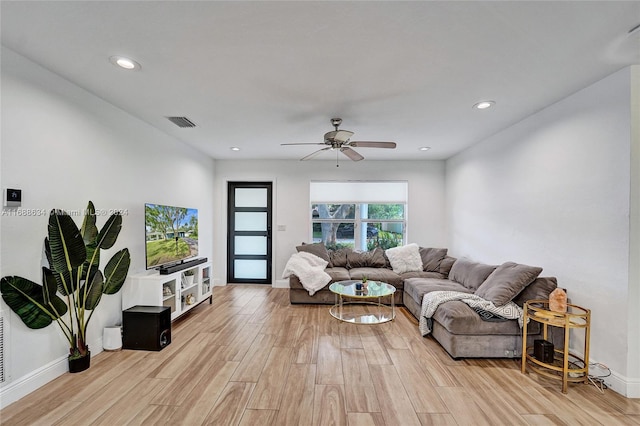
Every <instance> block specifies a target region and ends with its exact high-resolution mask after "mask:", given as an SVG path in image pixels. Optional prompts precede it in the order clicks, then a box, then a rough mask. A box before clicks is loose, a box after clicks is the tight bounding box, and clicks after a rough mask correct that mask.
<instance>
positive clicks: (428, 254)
mask: <svg viewBox="0 0 640 426" xmlns="http://www.w3.org/2000/svg"><path fill="white" fill-rule="evenodd" d="M419 253H420V258H421V259H422V270H423V271H430V272H439V270H440V262H442V259H444V257H445V256H446V255H447V249H446V248H427V247H420V249H419Z"/></svg>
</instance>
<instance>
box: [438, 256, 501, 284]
mask: <svg viewBox="0 0 640 426" xmlns="http://www.w3.org/2000/svg"><path fill="white" fill-rule="evenodd" d="M495 269H496V265H486V264H484V263H478V262H473V261H471V260H469V259H458V260H456V261H455V262H454V263H453V266H452V267H451V271H450V272H449V279H450V280H451V281H455V282H457V283H460V284H462V285H463V286H465V287H466V288H468V289H471V290H474V291H475V290H477V289H478V287H480V284H482V283H483V282H484V280H486V279H487V277H488V276H489V275H491V273H492V272H493V271H494V270H495Z"/></svg>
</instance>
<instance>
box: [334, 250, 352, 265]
mask: <svg viewBox="0 0 640 426" xmlns="http://www.w3.org/2000/svg"><path fill="white" fill-rule="evenodd" d="M350 251H351V249H348V248H341V249H338V250H332V251H330V252H329V259H331V261H330V264H331V265H333V266H332V268H347V265H348V264H349V263H348V261H347V254H348V253H349V252H350Z"/></svg>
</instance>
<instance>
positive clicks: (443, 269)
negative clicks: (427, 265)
mask: <svg viewBox="0 0 640 426" xmlns="http://www.w3.org/2000/svg"><path fill="white" fill-rule="evenodd" d="M456 260H457V259H456V258H455V257H451V256H445V257H444V259H442V262H440V269H438V271H437V272H440V273H441V274H443V275H444V276H446V277H448V276H449V273H450V272H451V267H452V266H453V264H454V263H455V261H456Z"/></svg>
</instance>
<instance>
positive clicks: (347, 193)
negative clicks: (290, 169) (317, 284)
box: [310, 182, 407, 250]
mask: <svg viewBox="0 0 640 426" xmlns="http://www.w3.org/2000/svg"><path fill="white" fill-rule="evenodd" d="M406 193H407V186H406V182H312V183H311V191H310V194H311V201H312V202H311V230H312V231H311V233H312V235H311V237H312V238H311V239H312V241H313V242H320V241H322V242H323V243H324V244H325V245H326V246H327V248H329V249H338V248H343V247H349V248H352V249H355V250H372V249H373V248H375V247H380V248H382V249H387V248H390V247H396V246H400V245H402V244H404V242H405V240H406V235H405V233H406V232H405V230H406ZM320 200H322V201H323V202H319V201H320ZM314 201H315V202H314Z"/></svg>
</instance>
